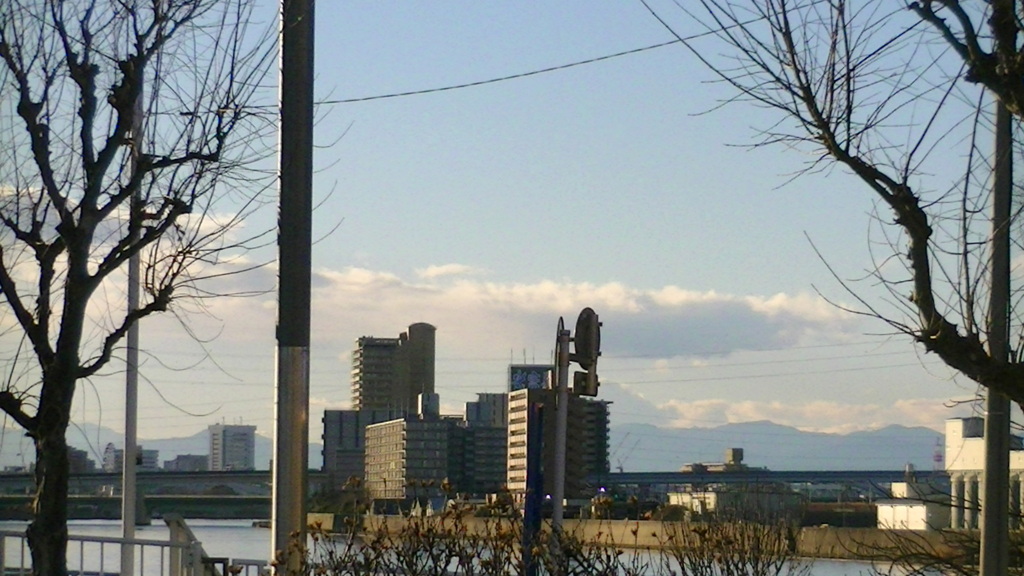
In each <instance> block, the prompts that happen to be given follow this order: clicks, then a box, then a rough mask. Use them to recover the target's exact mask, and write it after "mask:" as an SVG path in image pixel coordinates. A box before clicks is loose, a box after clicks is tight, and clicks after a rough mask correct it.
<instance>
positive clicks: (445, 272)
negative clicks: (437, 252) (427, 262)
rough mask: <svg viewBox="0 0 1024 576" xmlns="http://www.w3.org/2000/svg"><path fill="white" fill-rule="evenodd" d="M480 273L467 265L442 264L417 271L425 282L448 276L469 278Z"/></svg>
mask: <svg viewBox="0 0 1024 576" xmlns="http://www.w3.org/2000/svg"><path fill="white" fill-rule="evenodd" d="M479 272H480V271H479V270H477V269H476V268H473V267H472V266H466V265H465V264H441V265H434V266H427V267H426V268H420V269H417V270H416V275H417V276H419V277H420V278H422V279H424V280H433V279H435V278H444V277H448V276H467V275H471V274H478V273H479Z"/></svg>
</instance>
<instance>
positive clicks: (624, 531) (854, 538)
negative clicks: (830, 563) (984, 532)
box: [309, 514, 970, 560]
mask: <svg viewBox="0 0 1024 576" xmlns="http://www.w3.org/2000/svg"><path fill="white" fill-rule="evenodd" d="M309 520H310V523H311V524H313V523H317V524H318V525H320V527H321V528H322V529H324V530H327V531H339V532H340V531H345V530H346V528H345V527H346V526H348V524H346V523H345V520H344V519H343V518H342V517H340V516H335V515H332V514H311V515H310V516H309ZM427 521H428V522H431V521H437V522H442V523H447V525H448V526H449V527H451V528H453V529H454V528H455V526H456V524H455V523H454V522H455V521H454V520H453V519H451V518H446V519H441V518H440V517H438V518H435V519H433V520H427ZM411 522H423V520H422V519H415V520H413V519H408V518H402V517H398V516H380V515H378V516H367V517H366V518H365V519H364V522H363V530H364V531H376V530H378V529H380V528H381V527H382V525H384V526H386V529H387V530H388V531H389V532H392V533H397V532H401V531H402V530H403V529H404V528H405V527H406V526H407V525H408V524H409V523H411ZM495 522H508V520H497V519H491V518H475V517H463V518H460V519H459V520H458V524H457V526H458V527H459V529H460V530H462V531H464V533H467V534H491V533H494V526H495ZM442 526H443V524H442ZM563 527H564V529H565V531H566V532H567V533H569V534H571V535H572V536H573V537H574V538H577V539H579V540H580V541H583V542H591V543H595V544H599V545H602V546H612V547H618V548H624V549H635V548H641V549H661V548H665V547H666V546H671V545H672V544H671V543H672V542H673V540H674V539H675V538H674V535H678V533H679V532H680V531H682V530H693V529H695V528H699V527H700V524H688V523H681V522H660V521H651V520H640V521H637V520H565V522H564V524H563ZM969 536H970V535H969V533H947V532H923V531H914V530H878V529H875V528H839V527H832V526H823V527H804V528H795V529H793V532H792V533H791V538H792V546H793V548H794V553H795V555H796V556H800V557H806V558H828V559H838V560H870V559H878V558H887V557H888V558H891V557H893V554H894V553H898V552H899V550H900V549H901V548H902V549H911V548H912V549H916V550H929V551H931V553H933V554H935V555H937V556H953V555H957V554H959V553H961V545H962V543H963V541H964V540H965V537H966V538H967V539H969Z"/></svg>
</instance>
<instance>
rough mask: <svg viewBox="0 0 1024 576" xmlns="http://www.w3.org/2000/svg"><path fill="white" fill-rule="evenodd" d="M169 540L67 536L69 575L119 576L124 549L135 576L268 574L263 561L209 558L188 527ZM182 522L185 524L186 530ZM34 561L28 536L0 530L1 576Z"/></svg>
mask: <svg viewBox="0 0 1024 576" xmlns="http://www.w3.org/2000/svg"><path fill="white" fill-rule="evenodd" d="M168 525H169V526H170V528H171V538H170V539H169V540H168V541H164V540H146V539H138V538H133V539H128V540H126V539H124V538H114V537H106V536H68V551H67V563H68V574H69V575H70V576H118V575H120V573H121V547H122V546H123V545H127V546H132V547H134V558H135V570H134V574H133V575H132V576H227V575H228V574H232V575H240V576H260V575H262V574H265V573H266V572H267V562H266V561H263V560H243V559H232V558H211V557H209V556H207V555H206V553H205V552H204V551H203V546H202V544H201V543H200V542H198V541H197V540H196V539H195V537H194V536H193V535H192V533H191V531H190V530H188V528H187V527H185V528H184V529H181V526H175V525H174V524H172V523H170V522H168ZM183 525H184V523H183V522H182V526H183ZM31 566H32V558H31V554H30V553H29V548H28V540H27V539H26V536H25V533H24V532H19V531H9V530H8V531H0V576H29V575H30V574H31V573H32V568H31Z"/></svg>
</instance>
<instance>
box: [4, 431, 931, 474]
mask: <svg viewBox="0 0 1024 576" xmlns="http://www.w3.org/2000/svg"><path fill="white" fill-rule="evenodd" d="M3 432H4V433H3V435H2V436H0V467H7V466H24V465H26V464H27V463H29V462H31V461H32V456H33V448H32V443H31V441H30V440H29V439H28V438H25V437H24V434H23V433H21V431H20V430H17V429H10V428H8V429H6V430H4V431H3ZM207 434H208V433H207V432H206V431H205V430H203V431H200V432H197V433H196V434H193V435H191V436H184V437H171V438H152V439H149V438H147V439H140V440H139V444H140V445H142V446H143V447H144V448H148V449H156V450H159V451H160V456H159V459H160V462H161V464H162V463H163V462H164V461H165V460H172V459H174V457H175V456H178V455H179V454H206V453H207V451H208V445H209V439H208V435H207ZM108 442H112V443H113V444H114V445H115V446H117V447H121V445H122V444H123V439H122V437H121V434H120V433H118V432H115V431H113V430H111V429H109V428H105V427H101V426H96V425H92V424H85V425H76V426H75V427H74V428H72V429H69V431H68V444H69V445H71V446H73V447H75V448H78V449H80V450H86V451H87V452H88V453H89V454H90V457H91V458H92V459H93V460H94V461H96V462H97V465H99V464H100V462H101V461H102V456H103V449H104V447H106V445H107V443H108ZM608 446H609V448H608V452H609V464H610V466H611V469H612V470H613V471H615V470H617V469H618V468H619V466H621V467H622V468H623V470H625V471H630V472H664V471H670V470H678V469H679V468H680V467H682V466H683V465H685V464H692V463H698V462H699V463H705V464H707V463H714V462H721V461H722V460H723V459H724V457H725V451H726V450H727V449H730V448H742V449H743V450H744V463H745V464H748V465H750V466H759V467H766V468H769V469H771V470H898V469H902V468H904V467H905V466H906V465H907V464H908V463H909V464H912V465H913V466H914V467H915V468H917V469H919V470H928V469H931V468H932V467H933V465H934V464H935V460H934V458H935V455H936V449H937V448H941V447H942V446H944V437H943V435H942V434H941V433H940V432H937V431H935V430H932V429H930V428H924V427H907V426H901V425H899V424H893V425H889V426H885V427H883V428H879V429H876V430H860V431H854V432H849V433H845V434H837V433H826V432H808V431H802V430H799V429H797V428H795V427H792V426H787V425H783V424H777V423H774V422H770V421H766V420H762V421H754V422H741V423H730V424H722V425H719V426H714V427H707V428H701V427H694V428H669V427H660V426H656V425H653V424H642V423H626V424H620V425H613V426H612V427H611V431H610V436H609V444H608ZM309 448H310V449H309V465H310V468H314V469H319V468H320V467H321V462H322V450H323V446H322V445H321V444H320V443H310V447H309ZM272 450H273V446H272V440H271V439H270V438H268V437H265V436H260V435H259V434H257V435H256V456H255V461H256V468H257V469H260V470H266V469H268V468H269V465H270V459H271V453H272Z"/></svg>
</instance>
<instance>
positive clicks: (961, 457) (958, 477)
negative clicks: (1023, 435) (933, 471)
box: [946, 417, 1024, 529]
mask: <svg viewBox="0 0 1024 576" xmlns="http://www.w3.org/2000/svg"><path fill="white" fill-rule="evenodd" d="M984 467H985V419H984V418H979V417H973V418H952V419H950V420H946V472H947V473H948V474H949V483H950V523H949V526H950V527H951V528H954V529H958V528H962V529H974V528H978V526H979V522H980V521H981V515H980V513H979V512H980V510H981V505H982V501H981V483H982V480H983V476H984V473H983V470H984ZM1022 478H1024V450H1022V449H1021V441H1020V438H1017V437H1013V438H1011V442H1010V483H1009V486H1010V512H1011V513H1010V517H1011V519H1012V518H1018V517H1019V514H1020V512H1021V502H1022V501H1024V495H1022V490H1024V483H1022V482H1021V480H1022Z"/></svg>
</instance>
